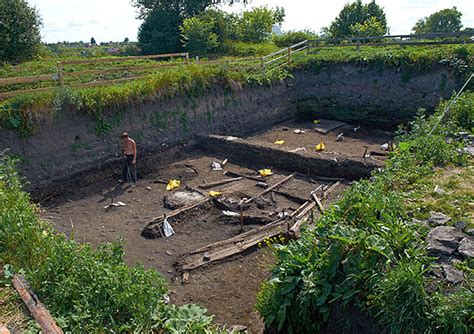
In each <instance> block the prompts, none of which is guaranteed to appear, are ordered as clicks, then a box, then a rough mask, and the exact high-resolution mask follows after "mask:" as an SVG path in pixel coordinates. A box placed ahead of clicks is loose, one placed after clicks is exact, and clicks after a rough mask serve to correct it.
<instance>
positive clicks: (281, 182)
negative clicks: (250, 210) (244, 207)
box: [245, 173, 296, 204]
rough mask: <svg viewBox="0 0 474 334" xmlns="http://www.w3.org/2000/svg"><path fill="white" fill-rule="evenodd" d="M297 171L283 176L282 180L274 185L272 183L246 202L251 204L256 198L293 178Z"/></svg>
mask: <svg viewBox="0 0 474 334" xmlns="http://www.w3.org/2000/svg"><path fill="white" fill-rule="evenodd" d="M295 175H296V173H293V174H291V175H288V176H287V177H285V178H283V179H282V180H280V181H278V182H277V183H275V184H274V185H272V186H271V187H269V188H267V189H265V190H264V191H262V192H261V193H260V194H258V195H257V196H255V197H252V198H249V199H248V200H246V201H245V203H246V204H249V203H251V202H253V201H254V200H256V199H257V198H258V197H261V196H263V195H265V194H267V193H269V192H270V191H272V190H273V189H275V188H277V187H279V186H281V185H282V184H283V183H285V182H287V181H289V180H290V179H291V178H293V176H295Z"/></svg>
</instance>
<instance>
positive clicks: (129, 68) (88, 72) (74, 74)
mask: <svg viewBox="0 0 474 334" xmlns="http://www.w3.org/2000/svg"><path fill="white" fill-rule="evenodd" d="M180 65H187V64H186V63H169V64H159V65H144V66H126V67H113V68H108V69H106V70H83V71H75V72H64V76H72V77H77V76H81V75H94V74H107V73H111V72H122V71H139V70H147V69H153V68H163V67H175V66H180Z"/></svg>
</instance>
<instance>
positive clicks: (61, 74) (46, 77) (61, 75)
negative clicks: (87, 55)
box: [0, 52, 190, 100]
mask: <svg viewBox="0 0 474 334" xmlns="http://www.w3.org/2000/svg"><path fill="white" fill-rule="evenodd" d="M163 58H171V59H173V58H178V59H179V58H184V59H185V62H181V63H179V62H175V63H161V64H159V63H158V64H153V65H143V66H122V67H112V68H109V69H101V70H82V71H72V72H68V71H65V69H64V68H65V66H67V65H78V64H94V63H115V62H124V61H130V60H142V59H163ZM189 63H190V59H189V53H187V52H186V53H167V54H159V55H148V56H130V57H115V58H99V59H83V60H67V61H58V62H57V63H56V66H57V73H51V74H41V75H35V76H25V77H12V78H0V87H2V86H7V85H16V84H26V83H36V82H45V81H55V84H54V85H52V86H48V87H41V88H30V89H21V90H14V91H7V92H0V100H2V99H5V98H9V97H13V96H16V95H21V94H25V93H34V92H47V91H50V90H53V89H55V88H57V87H64V86H68V87H90V86H101V85H107V84H114V83H118V82H124V81H128V80H132V79H137V78H142V77H143V76H130V77H126V78H120V79H113V80H100V81H92V82H87V83H80V84H71V85H66V82H65V78H66V77H78V76H83V75H98V74H108V73H114V72H125V71H130V72H133V71H140V70H147V69H154V68H162V67H174V66H180V65H186V64H189Z"/></svg>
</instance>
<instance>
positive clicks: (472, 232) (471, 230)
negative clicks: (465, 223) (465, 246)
mask: <svg viewBox="0 0 474 334" xmlns="http://www.w3.org/2000/svg"><path fill="white" fill-rule="evenodd" d="M464 232H466V234H467V235H468V236H470V237H474V228H468V229H467V230H466V231H464Z"/></svg>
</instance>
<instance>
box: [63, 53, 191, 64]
mask: <svg viewBox="0 0 474 334" xmlns="http://www.w3.org/2000/svg"><path fill="white" fill-rule="evenodd" d="M172 57H186V53H165V54H160V55H150V56H128V57H115V58H112V57H111V58H98V59H84V60H67V61H61V62H60V63H61V64H62V65H69V64H90V63H111V62H117V61H127V60H137V59H158V58H172Z"/></svg>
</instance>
